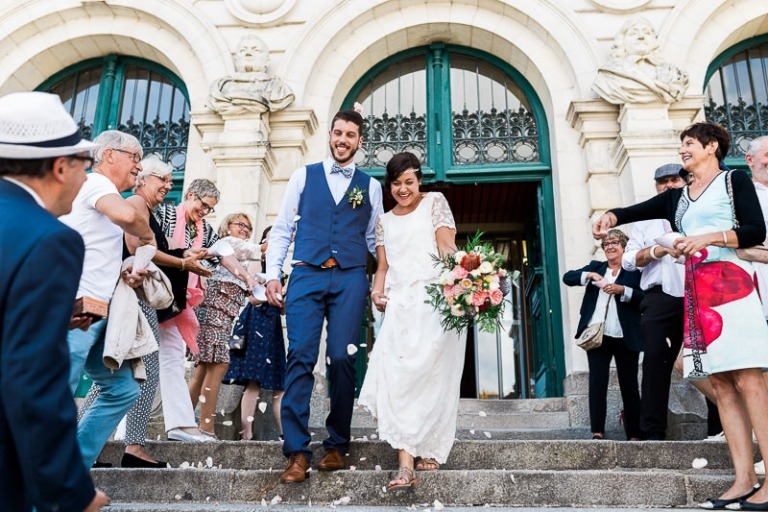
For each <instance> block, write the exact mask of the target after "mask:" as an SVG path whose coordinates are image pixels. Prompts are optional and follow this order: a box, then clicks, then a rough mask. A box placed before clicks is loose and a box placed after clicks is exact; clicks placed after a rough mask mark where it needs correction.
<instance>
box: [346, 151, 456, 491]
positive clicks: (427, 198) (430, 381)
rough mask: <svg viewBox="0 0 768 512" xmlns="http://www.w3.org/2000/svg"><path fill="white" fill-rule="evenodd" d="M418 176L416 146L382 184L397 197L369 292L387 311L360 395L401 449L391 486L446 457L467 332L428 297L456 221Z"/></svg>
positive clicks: (395, 162) (391, 166) (385, 219)
mask: <svg viewBox="0 0 768 512" xmlns="http://www.w3.org/2000/svg"><path fill="white" fill-rule="evenodd" d="M421 178H422V173H421V164H420V163H419V160H418V159H417V158H416V157H415V156H414V155H413V154H411V153H399V154H397V155H395V156H393V157H392V159H391V160H390V161H389V163H388V164H387V171H386V176H385V178H384V185H385V189H388V190H389V191H390V193H391V194H392V196H393V197H394V198H395V201H397V205H396V206H395V207H394V208H393V209H392V210H391V211H389V212H387V213H385V214H384V215H382V216H381V217H379V219H378V222H377V224H376V257H377V260H378V268H377V270H376V274H375V276H374V281H373V291H372V292H371V300H372V301H373V304H374V306H375V307H376V308H377V309H378V310H379V311H385V314H384V320H383V323H382V326H381V331H380V333H379V336H378V337H377V338H376V342H375V345H374V347H373V351H372V353H371V358H370V362H369V364H368V372H367V374H366V376H365V381H364V382H363V387H362V389H361V391H360V398H359V400H358V402H359V403H360V404H361V405H363V406H364V407H366V408H367V409H368V410H370V412H371V414H373V416H374V417H375V418H376V419H377V421H378V430H379V436H380V438H381V439H382V440H384V441H387V442H388V443H389V444H390V445H391V446H392V447H393V448H395V449H396V450H398V463H399V464H398V466H399V469H398V471H396V472H394V473H393V474H392V475H391V478H390V481H389V484H388V486H387V488H388V489H399V488H407V487H411V486H412V485H415V484H416V483H417V482H418V479H417V478H416V476H415V473H414V470H436V469H438V467H439V465H440V464H442V463H444V462H445V461H446V459H447V458H448V454H449V452H450V451H451V447H452V446H453V441H454V438H455V434H456V432H455V431H456V414H457V410H458V405H459V386H460V381H461V374H462V370H463V367H464V349H465V344H466V333H461V334H457V333H455V332H453V331H451V332H445V331H444V330H443V328H442V327H441V326H440V314H439V313H438V312H436V311H434V310H433V309H432V306H430V305H429V304H427V303H425V301H428V299H429V296H428V295H427V292H426V286H427V285H428V284H431V283H434V282H436V281H437V280H438V277H439V275H440V269H439V268H437V267H436V266H435V265H434V263H435V262H434V260H433V256H436V255H438V254H439V255H441V256H443V255H445V254H446V253H452V252H455V251H456V242H455V238H456V226H455V224H454V221H453V214H452V213H451V209H450V207H449V206H448V202H447V201H446V199H445V197H444V196H443V195H442V194H441V193H439V192H428V193H426V194H425V193H421V192H420V191H419V186H420V185H421ZM414 457H415V460H414Z"/></svg>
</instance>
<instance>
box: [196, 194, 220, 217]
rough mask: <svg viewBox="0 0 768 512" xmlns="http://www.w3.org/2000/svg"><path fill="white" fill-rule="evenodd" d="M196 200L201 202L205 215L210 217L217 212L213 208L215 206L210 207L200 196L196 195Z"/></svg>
mask: <svg viewBox="0 0 768 512" xmlns="http://www.w3.org/2000/svg"><path fill="white" fill-rule="evenodd" d="M195 198H196V199H197V200H198V201H200V204H201V205H202V206H203V213H205V214H206V215H208V214H209V213H213V212H215V211H216V210H215V209H214V208H213V206H211V205H209V204H208V203H206V202H205V201H203V198H202V197H200V196H199V195H197V194H195Z"/></svg>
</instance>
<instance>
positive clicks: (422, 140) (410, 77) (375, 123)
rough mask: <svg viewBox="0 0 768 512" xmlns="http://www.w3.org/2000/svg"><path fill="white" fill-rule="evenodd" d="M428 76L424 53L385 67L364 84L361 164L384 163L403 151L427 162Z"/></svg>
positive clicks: (383, 165)
mask: <svg viewBox="0 0 768 512" xmlns="http://www.w3.org/2000/svg"><path fill="white" fill-rule="evenodd" d="M426 90H427V76H426V71H425V58H424V56H417V57H413V58H410V59H406V60H403V61H401V62H398V63H397V64H394V65H392V66H390V67H388V68H387V69H386V70H384V71H383V72H382V73H380V74H378V75H377V76H375V77H374V78H373V79H371V81H370V82H369V83H368V84H367V85H366V86H365V88H364V89H363V90H362V92H361V93H360V95H359V97H358V100H357V101H358V102H359V103H361V104H362V105H363V108H364V111H363V118H364V125H363V137H364V140H363V147H362V148H361V149H360V150H359V151H358V152H357V155H356V156H355V162H356V163H357V164H358V165H360V166H361V167H368V168H371V167H385V166H386V164H387V162H388V161H389V159H390V158H391V157H392V156H393V155H395V154H397V153H400V152H402V151H410V152H412V153H413V154H415V155H416V156H417V157H418V158H419V160H420V161H421V163H422V164H423V165H425V164H426V163H427V97H426Z"/></svg>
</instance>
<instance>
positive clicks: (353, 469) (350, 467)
mask: <svg viewBox="0 0 768 512" xmlns="http://www.w3.org/2000/svg"><path fill="white" fill-rule="evenodd" d="M356 469H357V466H349V470H350V471H355V470H356Z"/></svg>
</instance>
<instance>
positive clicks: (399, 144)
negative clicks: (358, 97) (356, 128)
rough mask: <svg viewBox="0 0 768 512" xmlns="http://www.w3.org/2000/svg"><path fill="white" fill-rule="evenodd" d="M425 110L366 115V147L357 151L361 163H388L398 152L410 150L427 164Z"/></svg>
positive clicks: (381, 164)
mask: <svg viewBox="0 0 768 512" xmlns="http://www.w3.org/2000/svg"><path fill="white" fill-rule="evenodd" d="M426 117H427V116H426V114H421V115H417V114H416V113H415V112H411V113H410V114H395V115H393V116H390V115H389V114H388V113H386V112H384V113H383V114H381V116H374V115H370V116H366V117H365V118H364V119H363V136H364V139H363V147H362V148H360V151H358V153H359V154H360V157H358V159H357V163H358V165H361V166H363V167H386V165H387V162H388V161H389V159H390V158H392V157H393V156H394V155H396V154H397V153H401V152H403V151H410V152H411V153H413V154H414V155H416V156H417V157H418V158H419V161H420V162H421V163H422V165H423V164H424V162H425V161H426V158H427V120H426Z"/></svg>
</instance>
